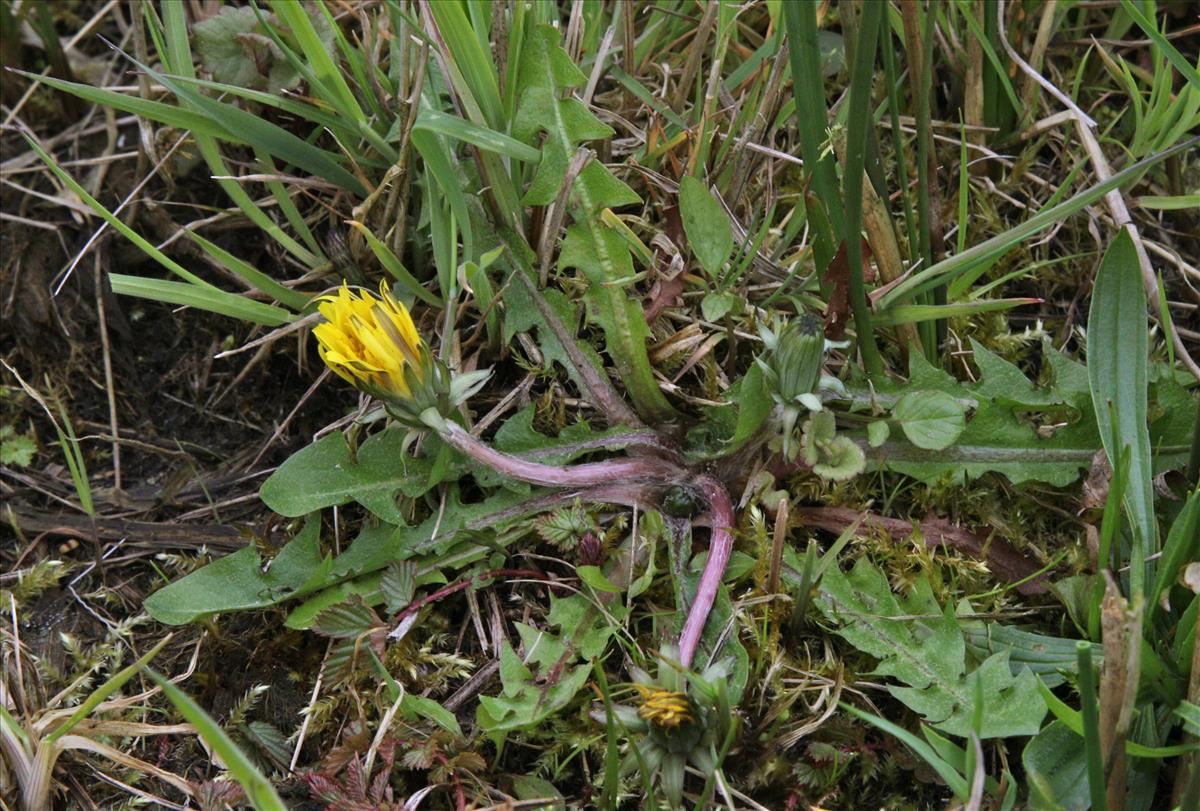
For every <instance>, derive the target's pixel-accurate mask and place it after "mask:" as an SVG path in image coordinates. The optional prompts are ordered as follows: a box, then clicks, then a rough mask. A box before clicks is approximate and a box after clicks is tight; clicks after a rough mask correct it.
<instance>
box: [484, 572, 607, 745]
mask: <svg viewBox="0 0 1200 811" xmlns="http://www.w3.org/2000/svg"><path fill="white" fill-rule="evenodd" d="M548 619H549V622H550V624H551V625H553V626H555V627H558V628H559V629H560V630H561V634H554V633H552V632H550V631H548V630H543V629H538V628H535V627H533V626H531V625H527V624H525V623H520V624H518V625H517V633H518V634H519V635H520V637H521V642H522V644H523V648H524V650H525V651H526V653H525V661H522V660H521V657H520V656H518V655H517V653H516V651H515V650H514V649H513V647H512V645H511V644H510V643H509V642H508V641H507V640H505V642H504V647H503V648H502V649H501V651H500V680H501V682H502V684H503V690H502V692H501V694H500V695H499V696H482V697H480V699H479V709H478V711H477V714H476V717H477V721H478V722H479V725H480V726H481V727H482V728H483V729H484V730H485V731H487V732H488V733H490V734H492V735H493V736H495V735H497V734H498V733H501V732H504V731H508V730H516V729H526V728H529V727H531V726H534V725H536V724H539V723H540V722H542V721H543V720H545V719H546V718H548V717H549V716H550V715H552V714H554V713H555V712H557V711H558V710H560V709H562V708H563V707H565V706H566V705H567V704H569V703H570V702H571V701H572V700H574V698H575V695H576V694H577V693H578V692H579V691H580V690H581V689H583V687H584V685H585V684H586V683H587V679H588V675H589V674H590V673H591V670H592V668H591V667H590V666H589V665H587V664H575V663H576V662H578V661H579V659H580V658H583V659H585V660H590V659H593V658H595V657H597V656H600V655H601V654H602V653H603V652H604V649H605V648H606V647H607V645H608V641H609V638H610V637H611V636H612V634H613V632H614V631H615V630H616V629H615V628H613V627H612V626H610V625H609V624H608V623H607V622H606V621H605V619H604V617H603V615H602V614H601V612H599V611H597V610H596V609H595V607H593V606H592V605H591V604H590V603H589V602H588V601H587V599H586V598H585V597H583V596H582V595H578V594H577V595H573V596H571V597H566V598H563V599H559V598H555V597H551V598H550V615H549V617H548ZM531 666H532V667H531ZM533 668H536V669H537V672H538V676H537V678H535V676H534V670H533Z"/></svg>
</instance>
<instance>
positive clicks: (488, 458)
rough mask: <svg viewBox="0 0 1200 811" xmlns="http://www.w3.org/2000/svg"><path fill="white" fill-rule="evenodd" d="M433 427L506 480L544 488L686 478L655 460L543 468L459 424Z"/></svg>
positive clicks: (642, 458)
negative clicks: (515, 480)
mask: <svg viewBox="0 0 1200 811" xmlns="http://www.w3.org/2000/svg"><path fill="white" fill-rule="evenodd" d="M431 427H433V428H434V429H435V430H436V431H437V432H438V435H439V436H441V438H442V439H443V440H445V441H446V443H447V444H449V445H450V446H452V447H453V448H454V449H455V450H457V451H459V452H461V453H463V454H465V455H467V456H469V457H470V458H472V459H474V460H475V461H476V462H479V463H480V464H484V465H487V466H488V467H490V468H491V469H492V470H495V471H496V472H498V473H503V474H504V475H505V476H511V477H512V478H514V479H519V480H521V481H523V482H529V483H530V484H540V485H543V486H545V487H594V486H596V485H601V484H618V483H624V484H631V483H636V482H660V483H662V484H672V483H675V482H678V481H681V480H682V479H684V478H685V477H686V475H687V474H686V472H685V471H683V470H681V469H680V468H679V467H678V466H676V465H673V464H671V463H670V462H667V461H666V460H663V459H657V458H655V457H652V456H639V457H634V458H629V459H606V460H605V461H603V462H588V463H586V464H582V465H544V464H541V463H540V462H530V461H527V460H525V459H519V458H517V457H516V456H510V455H509V454H507V453H501V452H500V451H498V450H496V449H495V448H492V447H490V446H488V445H487V444H485V443H483V442H481V441H480V440H479V439H477V438H475V437H474V436H472V435H471V433H470V432H469V431H467V429H465V428H463V427H462V426H461V425H459V424H458V423H455V422H450V421H449V420H441V421H440V424H437V425H432V426H431Z"/></svg>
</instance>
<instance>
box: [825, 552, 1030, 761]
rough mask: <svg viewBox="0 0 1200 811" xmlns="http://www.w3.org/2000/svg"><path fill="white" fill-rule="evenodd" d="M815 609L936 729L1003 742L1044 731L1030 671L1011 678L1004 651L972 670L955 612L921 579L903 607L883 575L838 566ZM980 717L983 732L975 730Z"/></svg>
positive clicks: (862, 566)
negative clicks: (874, 661)
mask: <svg viewBox="0 0 1200 811" xmlns="http://www.w3.org/2000/svg"><path fill="white" fill-rule="evenodd" d="M817 606H818V607H819V608H820V609H821V611H822V613H823V614H825V616H826V618H828V619H829V620H830V621H831V622H833V623H835V624H836V626H837V628H836V630H837V633H838V634H839V635H840V636H842V637H844V638H845V639H846V640H847V641H849V642H850V643H851V644H852V645H854V646H855V647H856V648H858V649H859V650H861V651H863V652H865V653H869V654H871V655H872V656H874V657H876V658H878V659H879V660H880V662H879V666H878V667H877V668H876V670H875V671H874V672H875V674H876V675H880V676H889V677H892V678H893V679H895V680H897V681H899V682H901V683H902V684H904V685H906V686H891V687H889V688H888V691H889V692H890V693H891V694H892V695H893V696H895V697H896V698H898V699H899V700H900V701H903V702H904V703H905V704H906V705H908V706H909V707H910V708H911V709H913V710H914V711H915V712H917V713H919V714H921V715H922V716H923V717H924V718H925V720H926V721H928V722H929V723H931V724H932V725H933V726H934V727H936V728H937V729H940V730H942V731H944V732H948V733H950V734H952V735H959V736H962V737H968V736H970V735H971V733H972V732H973V731H977V732H978V734H979V736H980V737H982V738H998V737H1007V736H1011V735H1032V734H1034V733H1035V732H1037V731H1038V729H1039V728H1040V726H1041V721H1042V718H1043V717H1044V716H1045V714H1046V705H1045V702H1044V701H1043V700H1042V698H1041V696H1040V694H1039V692H1038V686H1037V677H1036V676H1034V675H1033V673H1032V672H1030V671H1029V670H1028V669H1023V670H1022V671H1021V672H1020V673H1019V674H1018V675H1017V676H1015V677H1014V675H1013V673H1012V671H1011V669H1010V668H1009V663H1008V654H1007V653H1006V652H1005V653H998V654H995V655H993V656H990V657H988V658H987V659H986V660H984V661H983V663H982V664H980V665H979V667H978V668H975V669H974V670H970V669H968V667H967V661H966V645H965V642H964V639H963V634H962V631H961V630H960V629H959V626H958V622H957V620H956V618H955V616H954V613H953V612H952V611H951V610H949V609H947V610H942V609H941V608H940V607H939V606H938V604H937V601H936V600H935V599H934V597H933V592H932V590H931V589H930V587H929V583H928V580H927V579H926V578H925V577H924V576H922V577H921V578H919V579H918V580H917V581H916V582H915V583H914V584H913V587H912V590H911V592H910V593H909V595H908V597H906V598H905V599H903V600H899V599H897V598H896V596H895V595H894V594H893V593H892V590H891V587H890V586H889V585H888V581H887V577H886V576H885V575H884V574H883V572H882V571H880V570H879V569H878V568H876V567H875V566H874V565H873V564H872V563H871V562H870V561H869V560H867V559H866V558H859V560H858V563H857V564H855V566H854V569H853V570H852V571H851V572H850V573H849V574H843V573H842V571H841V570H840V569H838V568H837V567H836V566H835V567H831V568H830V569H829V571H827V572H826V573H825V575H824V577H823V578H822V580H821V593H820V596H819V597H818V598H817ZM977 696H981V697H982V700H983V702H984V705H983V707H982V708H980V707H978V706H977V704H976V697H977ZM977 712H978V713H980V714H981V716H982V725H981V726H980V728H979V729H978V730H975V718H976V713H977Z"/></svg>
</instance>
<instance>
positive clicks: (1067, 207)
mask: <svg viewBox="0 0 1200 811" xmlns="http://www.w3.org/2000/svg"><path fill="white" fill-rule="evenodd" d="M1197 144H1200V137H1195V138H1189V139H1188V140H1187V141H1184V142H1182V143H1179V144H1176V145H1175V146H1173V147H1171V148H1170V149H1165V150H1163V151H1162V152H1159V153H1157V154H1154V155H1151V156H1149V157H1147V158H1144V159H1142V160H1140V161H1138V162H1137V163H1135V164H1132V165H1130V166H1127V167H1126V168H1124V169H1122V170H1121V171H1120V172H1117V173H1116V174H1114V175H1113V176H1112V177H1110V178H1109V179H1108V180H1106V181H1104V182H1103V183H1097V184H1096V185H1094V186H1091V187H1089V188H1087V189H1084V190H1083V191H1081V192H1079V193H1078V194H1076V195H1074V196H1073V197H1070V198H1068V199H1067V200H1064V201H1063V202H1061V203H1059V204H1058V205H1056V206H1054V207H1052V208H1048V209H1045V210H1043V211H1039V212H1038V213H1037V214H1035V215H1033V216H1032V217H1030V218H1029V219H1028V220H1026V221H1025V222H1023V223H1021V224H1020V225H1017V226H1014V227H1013V228H1010V229H1008V230H1007V231H1005V232H1004V233H1002V234H997V235H996V236H994V237H991V238H990V239H985V240H984V241H983V242H979V243H977V244H975V245H972V246H971V247H970V248H967V249H966V250H965V251H963V252H962V253H960V254H956V255H955V256H950V257H947V258H946V259H943V260H942V261H940V262H938V263H937V264H936V265H933V266H932V267H928V268H925V270H922V271H920V272H919V273H914V274H913V275H912V276H910V277H909V278H907V279H905V280H904V281H903V282H901V283H900V284H898V285H896V286H895V287H893V288H892V289H891V290H889V291H888V292H887V293H885V294H884V295H882V296H880V298H879V300H878V301H876V303H875V306H876V309H885V308H887V307H889V306H891V305H893V304H895V303H897V302H900V301H903V300H906V299H910V298H913V297H914V296H918V295H920V294H921V293H924V292H926V291H929V290H932V289H933V288H935V287H937V286H938V285H942V284H945V283H947V282H948V281H950V280H951V279H954V278H956V277H957V276H959V275H960V274H962V273H965V272H967V271H968V270H970V269H972V268H974V267H976V266H977V265H978V264H980V263H982V262H988V261H992V260H994V259H996V258H998V257H1000V256H1002V255H1004V254H1005V253H1006V252H1008V251H1009V250H1011V249H1012V248H1013V247H1015V246H1016V245H1018V244H1020V243H1021V242H1022V241H1023V240H1024V239H1025V238H1026V237H1029V236H1032V235H1033V234H1036V233H1037V232H1039V231H1041V230H1042V229H1044V228H1047V227H1049V226H1051V225H1053V224H1054V223H1056V222H1058V221H1059V220H1061V219H1063V218H1064V217H1067V216H1070V215H1071V214H1074V213H1075V212H1077V211H1081V210H1082V209H1083V208H1085V207H1086V206H1089V205H1091V204H1092V203H1094V202H1096V201H1097V200H1099V199H1100V198H1101V197H1103V196H1104V195H1105V194H1107V193H1108V192H1110V191H1112V190H1113V189H1117V188H1120V187H1121V186H1123V185H1125V184H1126V183H1129V182H1131V181H1133V180H1135V179H1136V178H1138V177H1140V176H1141V174H1142V173H1143V172H1145V171H1146V170H1147V169H1149V168H1150V167H1152V166H1155V165H1156V164H1158V163H1160V162H1161V161H1164V160H1166V159H1167V158H1169V157H1171V156H1172V155H1178V154H1180V153H1182V152H1186V151H1187V150H1189V149H1191V148H1193V147H1195V146H1196V145H1197Z"/></svg>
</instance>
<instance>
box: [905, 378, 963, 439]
mask: <svg viewBox="0 0 1200 811" xmlns="http://www.w3.org/2000/svg"><path fill="white" fill-rule="evenodd" d="M892 417H893V418H894V419H895V420H896V422H898V423H900V428H901V429H902V430H903V431H904V435H905V436H907V437H908V439H909V441H910V442H912V443H913V444H914V445H916V446H917V447H918V448H924V449H926V450H933V451H940V450H942V449H943V448H948V447H949V446H951V445H953V444H954V441H955V440H956V439H958V438H959V436H961V435H962V432H963V429H964V428H965V427H966V418H965V409H964V408H963V406H962V404H961V403H960V402H959V401H958V400H956V399H955V398H953V397H951V396H950V395H949V394H946V393H945V392H941V391H910V392H908V393H906V394H905V395H904V396H903V397H901V398H900V400H899V401H898V402H897V403H896V407H895V408H894V409H892Z"/></svg>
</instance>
